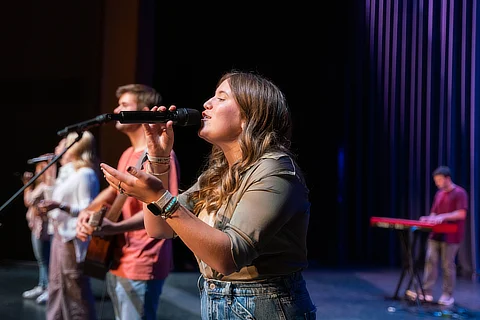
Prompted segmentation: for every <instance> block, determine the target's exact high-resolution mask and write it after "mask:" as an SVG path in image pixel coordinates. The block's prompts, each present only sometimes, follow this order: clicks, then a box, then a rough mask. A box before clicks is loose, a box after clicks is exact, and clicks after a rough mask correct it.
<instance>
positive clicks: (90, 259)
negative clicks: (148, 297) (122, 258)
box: [83, 194, 127, 280]
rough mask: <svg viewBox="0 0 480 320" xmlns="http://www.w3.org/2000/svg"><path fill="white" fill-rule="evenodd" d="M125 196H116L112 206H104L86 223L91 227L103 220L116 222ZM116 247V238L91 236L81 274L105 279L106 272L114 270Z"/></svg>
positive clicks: (98, 224)
mask: <svg viewBox="0 0 480 320" xmlns="http://www.w3.org/2000/svg"><path fill="white" fill-rule="evenodd" d="M126 198H127V196H125V195H123V194H119V195H117V197H116V198H115V201H114V202H113V204H112V206H111V207H110V208H108V206H106V205H104V206H102V208H101V209H100V210H99V211H97V212H95V213H93V214H92V215H91V216H90V219H89V220H88V223H89V224H90V225H91V226H93V227H98V226H101V225H102V221H103V218H104V217H106V218H107V219H108V220H110V221H113V222H116V221H118V220H119V218H120V215H121V213H122V207H123V204H124V202H125V200H126ZM116 245H117V237H116V235H114V236H103V237H99V236H92V237H91V239H90V242H89V244H88V248H87V254H86V256H85V261H84V263H83V272H84V274H85V275H87V276H90V277H93V278H97V279H100V280H103V279H105V275H106V274H107V272H108V270H110V269H116V265H115V263H116V261H115V259H114V258H115V254H114V253H115V246H116Z"/></svg>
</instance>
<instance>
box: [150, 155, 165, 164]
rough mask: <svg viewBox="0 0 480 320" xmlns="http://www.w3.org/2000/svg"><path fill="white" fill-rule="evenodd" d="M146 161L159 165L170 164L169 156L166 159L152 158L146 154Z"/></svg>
mask: <svg viewBox="0 0 480 320" xmlns="http://www.w3.org/2000/svg"><path fill="white" fill-rule="evenodd" d="M147 159H148V161H150V162H154V163H160V164H170V156H168V157H154V156H151V155H149V154H148V153H147Z"/></svg>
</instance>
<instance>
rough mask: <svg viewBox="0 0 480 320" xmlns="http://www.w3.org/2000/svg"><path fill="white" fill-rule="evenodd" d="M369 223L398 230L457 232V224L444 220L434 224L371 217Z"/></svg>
mask: <svg viewBox="0 0 480 320" xmlns="http://www.w3.org/2000/svg"><path fill="white" fill-rule="evenodd" d="M370 225H371V226H373V227H379V228H389V229H399V230H404V229H412V228H416V229H418V230H421V231H426V232H429V231H433V232H438V233H453V232H457V229H458V226H457V225H456V224H451V223H446V222H444V223H439V224H434V223H431V222H426V221H420V220H411V219H398V218H389V217H371V218H370Z"/></svg>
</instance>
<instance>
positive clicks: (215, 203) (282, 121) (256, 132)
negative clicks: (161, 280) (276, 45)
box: [190, 71, 292, 214]
mask: <svg viewBox="0 0 480 320" xmlns="http://www.w3.org/2000/svg"><path fill="white" fill-rule="evenodd" d="M225 80H227V81H228V82H229V84H230V88H231V90H232V93H233V97H234V99H235V101H236V102H237V103H238V105H239V106H240V113H241V116H242V119H243V120H244V122H245V126H244V128H243V130H242V133H241V135H240V136H239V143H240V149H241V151H242V159H241V160H239V161H238V162H237V163H235V164H234V165H232V167H231V168H230V167H229V165H228V162H227V160H226V158H225V155H224V153H223V151H222V150H221V149H220V148H218V147H217V146H213V147H212V151H211V153H210V156H209V159H208V163H207V165H206V169H205V171H204V172H203V173H202V175H201V176H200V178H199V185H200V189H199V190H198V191H196V192H194V193H192V194H191V195H190V200H192V201H193V202H194V203H195V206H194V212H195V213H196V214H198V213H199V212H200V211H202V210H204V209H205V210H207V212H209V213H210V212H215V211H217V210H218V209H219V208H220V206H221V205H222V204H223V203H224V202H225V201H226V200H227V199H228V197H229V196H230V195H232V194H233V193H235V192H236V191H237V190H238V188H239V187H240V178H241V175H242V174H243V173H244V172H245V171H246V170H247V168H248V167H250V166H251V165H252V164H254V163H255V162H256V161H258V160H259V159H260V157H261V156H262V155H264V154H265V153H268V152H272V151H282V152H285V153H286V154H289V155H291V154H290V151H289V148H290V144H291V140H290V139H291V134H292V131H291V130H292V119H291V115H290V111H289V108H288V104H287V101H286V99H285V96H284V94H283V93H282V91H281V90H280V89H279V88H278V87H277V86H276V85H275V84H274V83H272V82H271V81H270V80H268V79H267V78H265V77H263V76H261V75H259V74H257V73H253V72H240V71H231V72H229V73H226V74H224V75H223V76H222V77H221V78H220V80H219V81H218V83H217V88H218V86H220V84H221V83H222V82H223V81H225Z"/></svg>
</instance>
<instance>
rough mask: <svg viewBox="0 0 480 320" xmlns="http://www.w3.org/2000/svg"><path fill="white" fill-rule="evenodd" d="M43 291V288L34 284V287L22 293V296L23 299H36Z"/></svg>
mask: <svg viewBox="0 0 480 320" xmlns="http://www.w3.org/2000/svg"><path fill="white" fill-rule="evenodd" d="M43 292H44V290H43V288H42V287H40V286H36V287H35V288H33V289H31V290H28V291H25V292H24V293H22V297H23V298H25V299H36V298H37V297H38V296H39V295H41V294H42V293H43Z"/></svg>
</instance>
